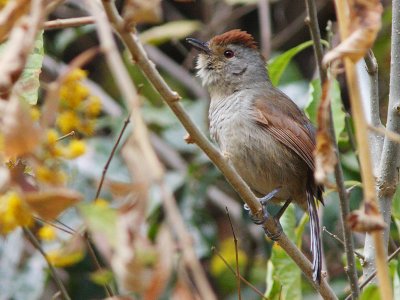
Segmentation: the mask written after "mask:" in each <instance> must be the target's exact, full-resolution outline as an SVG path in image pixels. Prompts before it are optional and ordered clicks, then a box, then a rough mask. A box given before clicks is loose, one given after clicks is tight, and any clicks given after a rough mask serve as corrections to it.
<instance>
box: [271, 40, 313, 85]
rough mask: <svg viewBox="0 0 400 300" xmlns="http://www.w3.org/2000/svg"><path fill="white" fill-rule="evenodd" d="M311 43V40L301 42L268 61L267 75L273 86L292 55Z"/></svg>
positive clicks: (277, 81)
mask: <svg viewBox="0 0 400 300" xmlns="http://www.w3.org/2000/svg"><path fill="white" fill-rule="evenodd" d="M312 44H313V41H307V42H304V43H301V44H300V45H298V46H296V47H294V48H292V49H290V50H288V51H286V52H284V53H282V54H281V55H278V56H276V57H274V58H271V59H270V60H269V61H268V71H269V77H270V79H271V82H272V84H273V85H274V86H277V85H278V84H279V81H280V79H281V77H282V74H283V72H284V71H285V69H286V67H287V65H288V64H289V62H290V61H291V60H292V59H293V57H294V56H295V55H296V54H297V53H299V52H300V51H303V50H304V49H306V48H308V47H310V46H312Z"/></svg>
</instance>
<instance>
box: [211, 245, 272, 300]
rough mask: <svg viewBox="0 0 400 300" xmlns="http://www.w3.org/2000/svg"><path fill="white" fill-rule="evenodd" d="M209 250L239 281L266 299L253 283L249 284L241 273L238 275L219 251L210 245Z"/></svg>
mask: <svg viewBox="0 0 400 300" xmlns="http://www.w3.org/2000/svg"><path fill="white" fill-rule="evenodd" d="M211 251H212V252H214V253H215V254H216V255H217V256H218V257H219V258H220V259H221V260H222V261H223V262H224V264H225V266H226V267H227V268H228V269H229V270H230V271H231V272H232V273H233V274H234V275H235V276H236V277H238V278H240V280H241V281H243V283H244V284H246V285H247V286H248V287H249V288H251V289H252V290H253V291H254V292H255V293H256V294H257V295H259V296H260V297H262V298H263V299H265V300H268V298H267V297H265V296H264V295H263V293H261V292H260V291H259V290H258V289H257V288H256V287H255V286H254V285H253V284H251V283H250V282H249V281H247V279H246V278H244V277H243V276H242V275H240V274H239V275H238V274H237V273H236V272H235V270H234V269H233V268H232V266H231V265H229V263H228V262H227V261H226V259H225V258H224V257H223V256H222V255H221V253H219V251H218V250H217V249H216V248H215V247H211Z"/></svg>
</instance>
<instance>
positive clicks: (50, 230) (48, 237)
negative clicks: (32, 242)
mask: <svg viewBox="0 0 400 300" xmlns="http://www.w3.org/2000/svg"><path fill="white" fill-rule="evenodd" d="M38 236H39V238H40V239H41V240H43V241H52V240H54V239H55V238H56V231H55V230H54V227H53V226H50V225H44V226H42V227H41V228H40V229H39V231H38Z"/></svg>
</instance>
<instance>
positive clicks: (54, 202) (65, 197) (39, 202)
mask: <svg viewBox="0 0 400 300" xmlns="http://www.w3.org/2000/svg"><path fill="white" fill-rule="evenodd" d="M24 196H25V201H26V202H27V203H28V205H29V206H30V208H31V209H32V210H33V211H35V212H36V213H37V214H38V215H39V216H40V217H41V218H43V219H45V220H51V219H55V218H56V217H57V216H58V215H59V214H60V213H62V212H63V211H64V210H65V209H67V208H68V207H70V206H72V205H74V204H76V203H77V202H78V201H80V200H81V199H82V196H81V194H79V193H77V192H75V191H72V190H68V189H63V188H58V189H52V190H48V191H44V192H43V191H40V192H30V193H25V195H24Z"/></svg>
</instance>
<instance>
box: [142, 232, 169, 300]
mask: <svg viewBox="0 0 400 300" xmlns="http://www.w3.org/2000/svg"><path fill="white" fill-rule="evenodd" d="M173 248H174V247H173V242H172V237H171V234H170V232H169V231H168V230H167V228H166V227H165V226H164V227H162V228H161V229H160V231H159V233H158V235H157V251H158V254H159V256H158V257H159V259H158V263H157V265H156V266H155V268H154V273H153V277H152V278H151V281H150V282H149V287H148V288H147V290H146V292H145V293H144V295H143V299H144V300H152V299H160V298H161V297H160V296H161V294H162V292H163V291H164V289H165V287H166V286H167V283H168V280H169V277H170V276H171V271H172V265H173V257H174V250H173Z"/></svg>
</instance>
